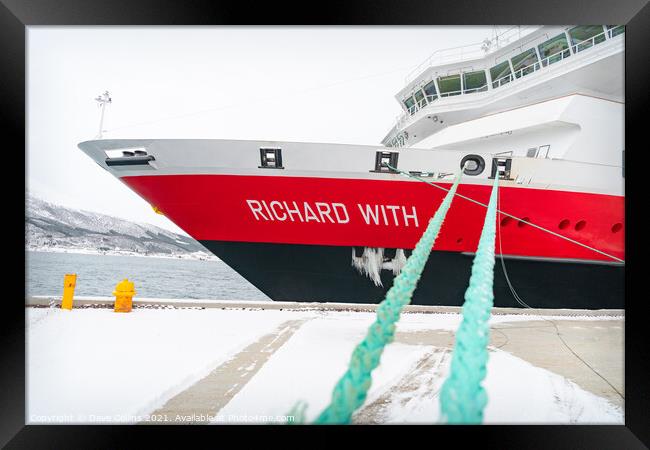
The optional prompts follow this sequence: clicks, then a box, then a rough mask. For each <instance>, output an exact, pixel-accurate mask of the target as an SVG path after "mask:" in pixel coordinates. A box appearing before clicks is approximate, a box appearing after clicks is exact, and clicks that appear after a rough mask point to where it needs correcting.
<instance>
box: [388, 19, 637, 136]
mask: <svg viewBox="0 0 650 450" xmlns="http://www.w3.org/2000/svg"><path fill="white" fill-rule="evenodd" d="M624 32H625V27H624V26H623V25H618V26H617V25H587V26H574V27H541V28H539V29H537V30H535V31H533V32H530V33H529V34H527V35H525V36H524V37H522V38H520V39H517V40H515V41H514V42H512V43H510V44H508V45H505V46H501V47H500V48H494V47H493V44H494V43H495V42H498V40H496V39H494V40H491V41H490V40H486V41H485V42H483V43H481V44H476V45H473V46H466V47H459V48H456V49H448V50H442V51H440V52H436V53H434V54H433V55H432V56H431V57H429V58H428V59H427V60H426V61H425V62H424V63H423V64H421V65H420V66H418V68H416V69H415V71H414V72H412V73H411V75H413V74H418V73H419V75H417V76H415V77H413V76H409V77H407V85H406V87H405V88H403V89H402V90H401V91H400V92H399V93H397V95H396V96H395V98H396V99H397V100H398V102H399V103H400V105H401V106H402V109H403V113H402V114H401V115H400V116H398V118H397V121H396V124H395V126H394V127H393V128H392V129H391V131H390V132H389V133H388V135H387V136H386V137H385V138H384V139H383V140H382V144H383V145H386V146H389V147H403V146H411V145H414V144H415V143H417V142H418V141H420V140H422V139H423V138H425V137H426V136H429V135H431V134H433V133H437V132H438V131H440V130H442V129H443V128H445V127H447V126H449V125H453V124H456V123H460V122H464V121H467V120H472V119H475V118H478V117H481V116H483V115H485V114H490V113H494V112H498V111H500V110H504V109H508V108H513V107H517V106H521V105H522V104H526V103H530V102H531V100H533V101H542V100H544V99H545V98H553V97H557V96H561V95H567V94H570V93H584V94H591V95H595V96H599V97H603V98H607V99H611V100H615V101H621V102H622V101H623V92H622V89H621V87H620V85H621V83H620V82H615V80H618V79H619V78H620V74H618V73H613V72H614V71H615V69H613V68H611V65H610V64H611V61H606V60H605V58H606V57H608V56H612V55H617V56H618V57H620V58H621V61H622V49H623V45H624ZM496 47H498V45H497V46H496ZM597 49H600V50H597ZM450 50H451V51H450ZM598 61H600V63H601V65H602V66H603V67H602V68H601V69H600V70H595V71H594V70H591V71H590V72H589V73H588V75H587V72H586V71H583V72H582V73H580V69H581V68H585V67H586V66H588V65H590V64H594V63H596V62H598ZM608 65H610V66H609V67H608ZM621 67H622V66H621ZM608 72H609V73H608ZM585 75H587V76H585ZM553 79H555V83H553V82H552V80H553ZM542 84H544V86H541V85H542Z"/></svg>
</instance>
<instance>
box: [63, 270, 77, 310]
mask: <svg viewBox="0 0 650 450" xmlns="http://www.w3.org/2000/svg"><path fill="white" fill-rule="evenodd" d="M76 284H77V274H76V273H66V274H65V277H63V298H62V299H61V309H67V310H71V309H72V299H73V297H74V287H75V286H76Z"/></svg>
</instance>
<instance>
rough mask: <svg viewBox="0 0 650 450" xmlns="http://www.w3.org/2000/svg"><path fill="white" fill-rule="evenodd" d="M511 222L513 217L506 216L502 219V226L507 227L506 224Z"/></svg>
mask: <svg viewBox="0 0 650 450" xmlns="http://www.w3.org/2000/svg"><path fill="white" fill-rule="evenodd" d="M510 222H512V219H511V218H510V217H504V218H503V219H501V226H502V227H505V226H506V225H509V224H510Z"/></svg>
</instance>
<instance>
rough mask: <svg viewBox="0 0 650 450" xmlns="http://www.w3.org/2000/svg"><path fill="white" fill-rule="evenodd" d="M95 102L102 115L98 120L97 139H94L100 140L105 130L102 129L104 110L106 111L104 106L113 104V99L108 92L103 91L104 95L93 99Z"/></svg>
mask: <svg viewBox="0 0 650 450" xmlns="http://www.w3.org/2000/svg"><path fill="white" fill-rule="evenodd" d="M95 101H96V102H97V106H98V107H100V108H101V109H102V115H101V117H100V119H99V133H98V134H97V137H96V139H101V138H102V132H104V131H105V130H103V129H102V128H103V126H104V109H106V104H107V103H113V99H112V98H111V96H110V94H109V93H108V91H104V93H103V94H102V95H99V96H97V97H95Z"/></svg>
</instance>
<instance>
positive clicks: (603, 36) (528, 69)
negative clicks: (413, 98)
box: [396, 28, 621, 128]
mask: <svg viewBox="0 0 650 450" xmlns="http://www.w3.org/2000/svg"><path fill="white" fill-rule="evenodd" d="M615 30H616V28H610V29H608V30H606V31H603V32H602V33H599V34H596V35H594V36H592V37H590V38H589V39H585V40H584V41H580V42H578V43H576V44H572V45H571V51H570V50H569V49H568V48H565V49H562V50H560V51H559V52H556V53H553V54H551V55H549V56H547V57H545V58H543V59H542V60H541V61H536V62H534V63H532V64H529V65H528V66H525V67H522V68H520V69H517V70H516V71H514V72H513V73H509V74H508V75H505V76H503V77H501V78H497V79H496V80H493V81H492V89H496V88H499V87H501V86H503V85H504V84H508V83H510V82H512V81H516V80H517V79H520V78H523V77H525V76H526V75H530V74H531V73H535V72H538V71H539V70H541V69H542V68H545V67H548V66H550V65H552V64H555V63H557V62H560V61H564V60H565V59H566V58H568V57H569V56H571V54H572V52H573V54H576V53H579V52H581V51H583V50H586V49H588V48H591V47H594V46H595V45H597V44H600V43H601V42H605V41H606V40H608V39H611V38H613V37H615V36H617V35H618V34H621V33H620V32H617V33H616V34H614V32H615ZM432 56H433V55H432ZM423 64H424V63H423ZM487 90H488V85H487V84H484V85H483V86H480V87H477V88H472V89H461V90H456V91H449V92H441V93H440V94H439V95H427V96H426V97H425V98H423V99H422V100H420V101H419V102H418V103H416V104H415V105H413V106H411V107H410V108H409V109H408V110H407V111H406V112H405V113H403V114H400V115H399V116H398V117H397V124H396V126H397V128H400V127H401V126H402V125H404V124H405V123H406V122H408V121H409V119H410V118H411V116H413V115H414V114H415V113H417V112H418V111H420V110H422V109H424V108H425V107H426V106H428V105H430V104H431V103H432V102H434V101H436V100H437V99H439V98H447V97H453V96H456V95H465V94H473V93H476V92H486V91H487Z"/></svg>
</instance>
